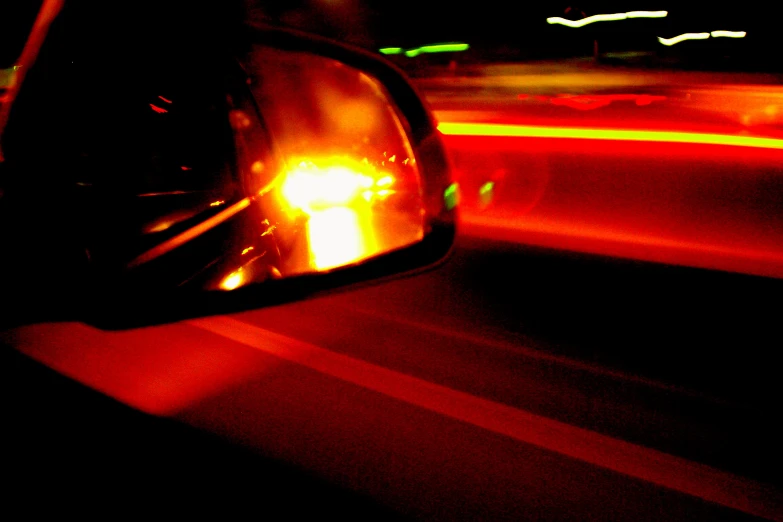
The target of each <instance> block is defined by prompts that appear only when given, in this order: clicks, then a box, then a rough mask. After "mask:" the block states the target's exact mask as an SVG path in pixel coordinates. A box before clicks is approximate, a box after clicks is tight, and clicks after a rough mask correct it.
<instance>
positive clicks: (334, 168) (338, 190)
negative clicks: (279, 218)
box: [281, 161, 375, 214]
mask: <svg viewBox="0 0 783 522" xmlns="http://www.w3.org/2000/svg"><path fill="white" fill-rule="evenodd" d="M374 184H375V179H374V178H373V177H372V176H369V175H367V174H364V173H362V172H357V170H355V169H354V168H351V167H349V166H346V165H340V164H339V163H338V164H332V165H329V166H326V167H324V168H321V167H318V166H317V165H315V164H314V163H311V162H305V161H303V162H301V163H299V165H298V166H297V167H296V168H295V169H293V170H292V171H290V172H289V173H288V174H287V175H286V178H285V181H284V182H283V186H282V189H281V192H282V194H283V197H284V198H285V200H286V201H287V202H288V204H289V205H291V206H292V207H293V208H296V209H299V210H302V211H303V212H305V213H307V214H311V213H312V212H313V210H314V209H319V208H321V209H323V208H330V207H334V206H340V205H350V204H351V203H352V202H353V201H354V200H355V199H356V198H357V197H358V196H359V194H360V193H362V192H363V191H365V190H368V189H370V188H371V187H372V186H373V185H374Z"/></svg>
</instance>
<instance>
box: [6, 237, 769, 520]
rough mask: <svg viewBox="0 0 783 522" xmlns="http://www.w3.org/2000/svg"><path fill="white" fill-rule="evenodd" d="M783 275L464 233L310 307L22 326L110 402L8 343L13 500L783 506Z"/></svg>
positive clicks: (547, 508) (595, 509) (29, 339)
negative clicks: (410, 268)
mask: <svg viewBox="0 0 783 522" xmlns="http://www.w3.org/2000/svg"><path fill="white" fill-rule="evenodd" d="M779 291H780V285H779V284H777V282H774V281H773V282H771V281H770V280H766V279H761V278H754V277H749V276H739V275H731V274H723V273H717V272H707V271H701V270H695V269H686V268H674V267H666V266H660V265H647V264H644V263H638V262H626V261H618V260H611V259H608V258H602V257H590V256H583V255H576V254H574V255H563V254H562V253H560V252H554V251H548V250H541V249H533V248H530V247H522V246H514V245H510V244H507V243H497V242H490V241H486V240H480V239H471V238H462V239H460V241H459V245H458V247H457V249H456V251H455V254H454V256H453V258H452V259H451V260H450V261H449V262H448V263H446V264H445V265H443V266H441V267H439V268H437V269H435V270H433V271H430V272H428V273H425V274H421V275H418V276H414V277H410V278H404V279H400V280H397V281H392V282H387V283H384V284H381V285H378V286H373V287H369V288H364V289H360V290H352V291H348V292H343V293H339V294H335V295H331V296H324V297H319V298H317V299H312V300H308V301H305V302H300V303H293V304H288V305H282V306H277V307H271V308H267V309H261V310H254V311H248V312H244V313H240V314H235V315H233V316H221V317H213V318H205V319H194V320H190V321H187V322H184V323H178V324H174V325H167V326H159V327H147V328H143V329H136V330H129V331H122V332H106V331H101V330H98V329H96V328H93V327H91V326H87V325H85V324H82V323H47V324H40V325H32V326H27V327H23V328H21V329H17V330H14V331H12V332H6V333H4V334H3V340H4V341H5V342H6V343H9V344H11V345H13V346H15V347H16V349H17V350H19V351H21V352H22V353H25V354H27V355H28V356H30V357H32V359H35V360H37V361H41V362H44V364H45V365H46V366H48V367H49V368H53V369H54V370H56V371H58V372H60V373H62V374H64V375H67V376H69V377H70V378H72V379H74V380H75V381H76V382H79V383H82V384H84V385H87V387H89V388H92V389H97V390H99V391H101V392H102V393H103V394H105V395H108V396H109V397H111V398H113V399H114V400H112V399H109V398H107V397H105V396H104V395H100V394H96V393H95V392H93V391H91V390H90V389H88V388H83V387H82V386H80V385H78V384H76V383H74V382H73V381H71V380H68V379H65V378H63V377H61V376H60V375H56V374H53V373H52V372H50V371H49V370H47V369H46V368H45V367H43V366H40V365H38V364H37V363H34V362H32V361H30V360H29V359H26V358H23V357H21V356H19V355H17V354H16V353H15V352H13V351H10V350H8V349H4V350H3V358H4V359H5V363H4V364H3V369H4V373H5V375H4V378H3V382H4V393H3V402H4V405H3V411H4V412H6V413H5V414H4V416H5V422H4V424H5V432H6V436H7V437H8V438H7V439H6V440H7V441H9V443H7V444H6V446H5V447H6V455H5V456H4V461H5V462H6V465H5V466H4V467H5V469H6V472H7V473H9V474H10V476H12V477H16V479H15V480H13V481H11V485H10V486H8V487H7V489H6V495H5V496H6V499H7V500H8V501H9V502H10V503H11V504H13V503H14V502H16V503H23V504H25V505H27V503H28V502H32V505H31V509H33V510H38V509H47V508H53V507H55V506H54V505H52V504H51V503H38V502H35V500H34V499H35V498H39V497H43V496H49V495H52V496H53V498H55V499H58V500H57V504H56V506H57V509H63V510H74V511H78V512H82V511H83V510H86V511H91V510H96V509H98V506H100V505H102V503H101V502H99V501H98V500H97V499H98V498H105V499H106V500H107V501H110V502H125V503H130V505H131V506H135V507H136V508H140V509H144V507H149V506H151V505H152V504H154V503H157V502H160V503H162V504H163V505H165V506H167V507H168V508H169V509H177V510H179V509H184V510H193V511H198V510H200V509H202V508H203V509H207V508H213V509H222V507H221V506H224V507H225V508H226V509H232V508H237V509H238V508H239V507H243V508H246V507H247V506H254V508H255V509H258V510H259V513H262V512H263V513H265V514H266V513H269V514H277V515H279V516H282V515H285V514H286V513H288V514H297V513H299V514H312V513H322V512H324V513H325V512H332V513H337V514H341V515H344V516H349V517H356V518H358V517H364V516H377V515H378V514H380V515H383V516H388V517H396V516H405V517H414V518H427V519H476V518H480V519H492V520H496V519H525V518H530V519H569V518H571V519H573V518H578V519H601V520H604V519H622V520H626V519H643V520H660V519H686V518H687V519H734V518H742V517H743V511H745V512H748V511H749V512H751V513H753V514H757V515H764V516H767V517H772V518H780V515H781V511H780V506H781V504H780V502H781V498H783V497H781V494H780V489H779V488H780V486H781V483H780V479H779V472H778V470H779V469H780V464H781V462H782V461H781V458H780V457H781V454H780V448H779V440H780V431H779V428H778V427H777V421H776V419H775V415H774V411H776V409H777V401H778V397H779V388H778V379H777V378H776V376H777V370H776V368H775V366H774V360H775V357H774V350H775V347H779V346H780V344H781V343H780V341H781V339H780V337H781V333H780V330H779V328H777V327H776V324H777V323H776V317H777V316H778V315H779V314H778V313H777V312H776V309H775V307H774V305H771V304H770V303H774V298H775V297H776V296H777V295H779ZM115 400H116V401H118V402H115ZM123 404H124V405H123ZM125 405H128V406H130V408H128V407H127V406H125ZM139 410H141V411H139ZM142 412H144V413H142ZM192 428H196V429H195V430H194V429H192ZM229 443H230V444H229ZM291 495H293V497H291ZM153 500H154V502H153ZM726 505H729V506H731V507H733V508H735V509H729V508H727V507H725V506H726ZM262 506H264V507H262Z"/></svg>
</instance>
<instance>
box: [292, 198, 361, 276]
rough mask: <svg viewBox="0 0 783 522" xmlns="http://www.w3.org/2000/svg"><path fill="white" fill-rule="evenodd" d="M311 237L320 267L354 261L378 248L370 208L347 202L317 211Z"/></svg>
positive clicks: (309, 230) (311, 222) (314, 258)
mask: <svg viewBox="0 0 783 522" xmlns="http://www.w3.org/2000/svg"><path fill="white" fill-rule="evenodd" d="M307 237H308V242H309V246H310V253H311V260H312V263H313V266H314V267H315V268H316V269H317V270H328V269H330V268H336V267H339V266H343V265H346V264H350V263H353V262H355V261H357V260H359V259H362V258H363V257H365V256H366V255H367V253H368V252H372V251H373V250H375V238H374V234H373V227H372V223H370V211H369V209H357V208H351V207H344V206H343V207H334V208H330V209H326V210H316V211H313V212H312V213H311V214H310V219H309V220H308V221H307Z"/></svg>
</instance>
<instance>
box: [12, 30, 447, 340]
mask: <svg viewBox="0 0 783 522" xmlns="http://www.w3.org/2000/svg"><path fill="white" fill-rule="evenodd" d="M90 45H92V44H90ZM231 50H232V51H233V52H232V53H230V54H231V56H228V55H221V56H210V57H209V59H205V60H203V61H201V60H200V59H197V60H193V61H189V60H177V61H176V65H173V66H172V65H171V63H167V62H166V60H165V59H161V61H160V63H156V62H155V60H154V59H153V60H152V62H148V61H147V60H149V56H153V53H150V54H149V56H146V55H144V53H143V52H141V54H142V55H144V57H143V59H141V60H140V61H138V60H137V61H134V60H135V58H136V57H135V55H133V54H127V55H123V54H120V55H119V57H118V56H117V55H113V58H114V59H115V60H119V61H120V62H121V61H122V57H123V56H128V59H129V60H131V61H133V62H134V63H133V64H131V65H129V64H123V65H122V67H121V68H120V69H121V70H120V71H119V72H118V73H117V76H112V72H111V71H109V72H108V73H107V72H106V69H105V68H103V69H101V70H100V71H96V70H93V65H94V64H93V63H92V60H91V59H90V57H89V55H85V56H78V58H77V59H70V58H73V56H62V57H60V58H61V60H60V62H61V63H62V65H61V66H59V67H61V68H60V69H57V67H55V70H53V71H48V72H47V73H46V74H43V73H41V74H39V75H38V79H37V80H36V78H35V76H36V75H35V74H34V71H33V72H31V73H30V75H29V76H30V77H29V78H28V79H27V80H26V81H27V82H28V83H29V85H25V86H24V87H23V90H22V92H21V93H20V97H19V100H18V104H19V107H16V106H15V107H13V109H12V113H11V118H10V119H9V126H8V129H7V132H6V134H7V136H4V143H3V145H4V151H5V154H6V158H7V165H6V167H8V169H7V170H8V173H10V175H11V176H15V177H18V178H19V179H24V180H30V179H33V178H36V177H38V176H40V173H41V172H42V171H46V172H47V173H49V174H51V171H53V170H57V171H58V174H59V175H60V177H58V178H57V179H56V181H55V182H54V183H55V185H57V186H58V187H60V188H59V189H58V191H59V190H62V191H65V193H67V194H68V195H67V198H65V199H66V200H67V201H69V202H70V203H69V204H67V205H61V200H62V199H63V197H64V196H63V194H64V193H62V192H61V193H60V194H59V195H58V196H57V197H56V198H52V201H54V200H55V199H56V200H57V201H58V202H60V203H52V205H53V206H54V208H57V212H62V213H64V214H68V217H64V216H63V219H65V220H66V221H67V222H68V223H70V225H69V228H70V229H71V230H72V231H73V230H75V231H77V233H74V234H70V235H69V241H71V242H75V243H77V246H76V248H74V250H73V251H75V252H80V253H81V252H84V259H83V263H82V264H80V268H79V274H80V275H79V276H78V278H77V277H76V276H74V281H73V282H75V284H73V285H70V286H69V290H68V293H69V295H70V296H71V297H73V301H72V302H78V303H80V305H81V306H79V307H78V308H79V309H80V312H79V313H80V314H82V317H80V318H82V319H86V320H89V321H91V322H93V323H95V324H97V325H99V326H103V327H110V328H112V327H120V328H121V327H129V326H135V325H142V324H150V323H159V322H167V321H171V320H176V319H179V318H184V317H190V316H195V315H205V314H213V313H224V312H230V311H238V310H242V309H247V308H252V307H259V306H264V305H267V304H271V303H278V302H284V301H290V300H294V299H301V298H304V297H306V296H308V295H311V294H313V293H317V292H321V291H325V290H330V289H335V288H338V287H345V286H349V285H354V284H357V283H361V282H366V281H370V280H377V279H379V278H384V277H388V276H391V275H395V274H400V273H404V272H409V271H411V270H415V269H419V268H422V267H427V266H430V265H433V264H434V263H436V262H438V261H439V260H441V259H443V258H444V257H445V256H446V255H447V253H448V252H449V250H450V248H451V245H452V243H453V239H454V233H455V225H454V223H455V209H454V207H455V203H456V186H455V185H453V183H452V179H451V176H450V171H449V167H448V162H447V159H446V154H445V152H444V149H443V145H442V143H441V139H440V136H439V134H438V131H437V129H436V125H435V123H434V121H433V119H432V116H431V115H430V113H429V111H428V110H427V108H426V107H425V105H424V104H423V102H422V100H421V98H420V97H419V96H418V95H417V93H416V92H415V90H414V89H413V88H412V87H411V84H410V83H409V82H408V81H407V79H406V78H405V76H404V75H403V74H402V73H401V72H400V71H399V70H398V69H396V68H395V67H394V66H392V65H390V64H389V63H387V62H385V61H383V60H382V59H380V58H379V57H376V56H374V55H372V54H370V53H367V52H364V51H361V50H358V49H352V48H349V47H347V46H343V45H340V44H337V43H334V42H330V41H327V40H324V39H320V38H316V37H311V36H307V35H303V34H299V33H296V32H292V31H287V30H280V29H273V28H267V27H258V26H253V27H245V29H244V33H242V34H241V35H238V37H237V43H236V45H234V46H232V47H231ZM69 51H70V52H72V53H77V54H78V53H79V52H80V51H79V47H78V45H71V46H70V47H69ZM139 52H140V51H137V50H132V51H131V53H139ZM156 52H157V51H156ZM54 54H55V55H56V54H57V53H56V52H54ZM154 56H156V57H157V54H155V55H154ZM47 58H48V59H47V61H46V63H47V66H49V67H52V65H51V64H52V63H55V64H56V63H59V62H58V60H57V59H53V58H52V57H51V56H49V57H47ZM68 61H70V62H71V63H70V64H68V63H67V62H68ZM142 63H143V67H145V68H146V69H145V70H143V71H141V72H140V71H134V74H142V73H143V75H142V76H141V77H127V76H126V75H127V72H128V71H129V70H132V67H133V66H134V65H139V64H142ZM121 76H122V77H121ZM58 79H59V80H58ZM57 81H62V82H63V84H64V85H60V86H58V85H57ZM65 84H67V85H65ZM86 85H90V86H91V89H90V91H89V96H86V95H85V94H84V88H85V86H86ZM101 85H103V86H108V87H107V88H108V89H109V90H108V91H107V90H101V89H102V88H101ZM63 89H64V90H65V91H66V95H67V96H70V98H69V103H70V104H72V105H69V107H68V108H66V109H63V108H62V107H61V105H62V104H60V105H57V106H56V108H50V110H46V109H45V107H47V106H49V105H51V107H55V104H56V101H57V100H56V98H57V96H59V94H58V93H59V92H60V91H62V90H63ZM117 90H119V92H120V93H121V95H118V91H117ZM25 91H26V92H25ZM52 93H55V94H52ZM36 96H38V97H40V99H41V100H43V104H41V103H37V102H38V100H36ZM82 102H83V103H82ZM42 106H43V107H44V109H42V108H41V107H42ZM15 120H16V121H15ZM32 121H35V124H34V125H33V124H31V123H29V122H32ZM42 122H44V124H43V126H44V127H45V129H44V130H43V131H42V129H41V125H42ZM52 122H53V123H52ZM33 127H35V128H34V129H33ZM65 128H67V129H68V130H67V131H65V130H64V129H65ZM57 130H59V132H57ZM51 135H56V136H57V139H56V140H51V142H50V141H47V138H46V136H51ZM49 147H51V148H50V150H45V149H47V148H49ZM42 155H43V157H45V158H46V160H45V164H43V163H41V159H40V158H41V157H42ZM55 158H56V159H55ZM53 164H54V165H53ZM55 165H56V166H55ZM11 185H12V186H13V183H12V184H11ZM20 187H23V188H21V189H18V190H20V191H21V192H24V190H27V191H28V192H29V191H30V185H29V183H27V182H22V183H21V184H20ZM25 187H26V189H25ZM39 187H40V186H39ZM36 190H38V189H36ZM11 194H12V190H11V189H9V197H10V195H11ZM38 195H40V194H38ZM5 199H8V198H5ZM0 204H4V203H3V202H2V200H0ZM52 205H49V207H50V208H49V210H50V211H52V212H53V211H54V210H53V208H51V207H52ZM11 214H12V213H8V212H7V213H6V215H7V216H8V215H11ZM7 219H10V218H8V217H7ZM4 226H7V224H6V225H4ZM61 239H62V238H61ZM11 251H13V252H14V253H20V250H19V249H15V250H11ZM77 264H79V263H77ZM5 272H6V275H8V271H7V270H5ZM39 274H40V272H39ZM17 277H18V276H17ZM61 277H62V276H61ZM66 277H67V276H66ZM18 290H19V289H18ZM20 291H22V292H24V289H21V290H20ZM77 298H78V299H77ZM64 300H65V301H66V302H67V301H69V299H68V297H65V299H64Z"/></svg>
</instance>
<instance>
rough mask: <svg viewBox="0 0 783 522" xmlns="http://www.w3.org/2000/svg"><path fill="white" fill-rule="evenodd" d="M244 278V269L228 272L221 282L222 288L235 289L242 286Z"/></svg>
mask: <svg viewBox="0 0 783 522" xmlns="http://www.w3.org/2000/svg"><path fill="white" fill-rule="evenodd" d="M244 279H245V278H244V276H243V275H242V271H241V270H237V271H236V272H232V273H230V274H228V275H227V276H226V278H225V279H223V281H222V282H221V283H220V288H222V289H223V290H234V289H235V288H239V287H240V286H242V283H243V282H244Z"/></svg>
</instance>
